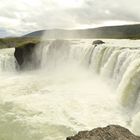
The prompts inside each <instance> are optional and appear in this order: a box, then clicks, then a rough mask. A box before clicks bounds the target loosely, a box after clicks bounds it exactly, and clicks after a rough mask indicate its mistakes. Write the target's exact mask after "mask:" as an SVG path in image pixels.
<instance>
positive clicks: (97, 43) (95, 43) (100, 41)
mask: <svg viewBox="0 0 140 140" xmlns="http://www.w3.org/2000/svg"><path fill="white" fill-rule="evenodd" d="M104 43H105V42H103V41H102V40H95V41H93V43H92V45H99V44H104Z"/></svg>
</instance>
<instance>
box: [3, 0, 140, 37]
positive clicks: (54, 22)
mask: <svg viewBox="0 0 140 140" xmlns="http://www.w3.org/2000/svg"><path fill="white" fill-rule="evenodd" d="M139 9H140V0H0V36H5V35H7V34H14V35H21V34H25V33H28V32H31V31H35V30H40V29H50V28H68V29H72V28H92V27H97V26H102V25H117V24H128V23H130V24H131V23H139V22H140V12H139Z"/></svg>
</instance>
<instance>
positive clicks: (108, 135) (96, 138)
mask: <svg viewBox="0 0 140 140" xmlns="http://www.w3.org/2000/svg"><path fill="white" fill-rule="evenodd" d="M66 140H140V137H138V136H136V135H134V134H132V133H131V132H130V131H129V130H128V129H126V128H124V127H121V126H119V125H109V126H107V127H104V128H95V129H93V130H91V131H81V132H79V133H78V134H76V135H75V136H72V137H67V139H66Z"/></svg>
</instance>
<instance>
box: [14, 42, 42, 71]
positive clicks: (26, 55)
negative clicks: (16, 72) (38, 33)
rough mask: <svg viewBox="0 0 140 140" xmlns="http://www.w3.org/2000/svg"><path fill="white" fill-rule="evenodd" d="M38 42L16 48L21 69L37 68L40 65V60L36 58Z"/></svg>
mask: <svg viewBox="0 0 140 140" xmlns="http://www.w3.org/2000/svg"><path fill="white" fill-rule="evenodd" d="M36 45H37V44H36V43H27V44H24V45H22V46H21V47H18V48H15V53H14V56H15V58H16V60H17V63H18V65H19V68H20V69H25V68H27V67H28V68H29V67H30V68H36V67H38V66H39V61H38V60H37V59H36V58H37V57H36V53H35V48H36Z"/></svg>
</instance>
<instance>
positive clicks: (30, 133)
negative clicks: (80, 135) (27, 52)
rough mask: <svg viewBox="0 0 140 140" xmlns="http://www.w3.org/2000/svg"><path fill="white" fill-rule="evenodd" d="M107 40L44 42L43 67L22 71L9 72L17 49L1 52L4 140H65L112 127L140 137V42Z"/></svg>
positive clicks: (0, 109)
mask: <svg viewBox="0 0 140 140" xmlns="http://www.w3.org/2000/svg"><path fill="white" fill-rule="evenodd" d="M105 42H107V43H106V44H105V45H99V46H92V45H91V44H92V40H67V41H50V42H49V44H45V43H43V44H41V45H40V46H39V47H38V48H37V50H36V51H37V52H38V50H39V49H42V51H41V52H42V53H37V54H38V55H40V54H42V56H41V57H42V61H41V66H40V69H38V70H36V71H23V72H16V73H15V72H14V73H4V71H9V72H11V71H15V64H16V63H15V58H14V49H5V50H0V58H1V59H0V64H3V65H0V69H1V70H0V81H2V82H0V124H1V125H0V139H3V140H19V139H20V140H25V139H26V140H62V139H65V138H66V137H67V136H70V135H73V134H75V133H76V132H77V131H80V130H85V129H93V128H95V127H99V126H105V125H108V124H119V125H123V126H126V127H128V128H130V129H132V130H133V132H135V133H136V134H138V135H140V131H139V130H140V129H139V128H140V122H139V118H140V115H139V114H140V113H139V112H140V108H139V101H140V97H139V89H140V86H139V81H140V76H139V75H140V68H139V66H140V49H139V47H138V42H137V41H134V43H132V44H131V42H130V41H128V40H125V41H124V40H122V41H118V40H105ZM135 42H137V43H135ZM127 43H128V44H131V45H130V47H124V45H126V46H127V45H128V44H127ZM133 45H134V47H133ZM131 46H132V47H131ZM39 57H40V56H39ZM99 75H101V77H102V78H100V76H99ZM106 79H108V80H106ZM108 81H109V82H108ZM110 82H111V85H115V86H114V87H112V88H111V87H109V86H108V85H107V84H108V83H109V85H110ZM112 83H113V84H112ZM116 90H117V92H115V91H116ZM118 97H119V102H118V100H117V98H118Z"/></svg>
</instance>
